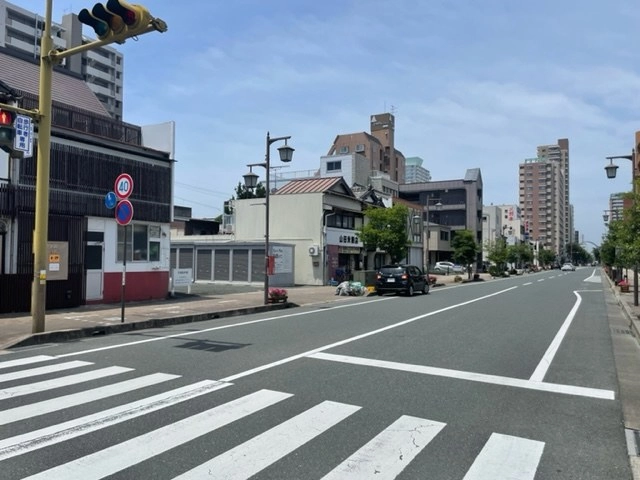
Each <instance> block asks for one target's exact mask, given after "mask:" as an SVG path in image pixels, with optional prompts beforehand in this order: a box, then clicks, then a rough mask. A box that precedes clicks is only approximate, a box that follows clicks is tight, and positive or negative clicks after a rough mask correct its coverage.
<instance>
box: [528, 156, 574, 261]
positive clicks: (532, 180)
mask: <svg viewBox="0 0 640 480" xmlns="http://www.w3.org/2000/svg"><path fill="white" fill-rule="evenodd" d="M519 187H520V188H519V192H520V193H519V203H520V210H521V212H522V217H523V219H524V221H525V224H526V225H527V226H528V229H529V232H528V233H529V235H528V237H529V239H530V240H531V241H538V242H540V245H542V246H544V248H545V249H547V250H551V251H553V252H555V253H556V254H557V255H561V254H562V253H563V251H564V247H565V244H566V243H567V240H568V239H567V237H565V224H566V220H565V217H566V210H567V209H566V207H565V198H566V195H565V191H564V189H565V180H564V169H563V168H562V165H561V164H560V163H559V162H557V161H555V160H552V159H549V158H541V157H538V158H528V159H525V161H524V163H521V164H520V165H519ZM569 238H570V237H569Z"/></svg>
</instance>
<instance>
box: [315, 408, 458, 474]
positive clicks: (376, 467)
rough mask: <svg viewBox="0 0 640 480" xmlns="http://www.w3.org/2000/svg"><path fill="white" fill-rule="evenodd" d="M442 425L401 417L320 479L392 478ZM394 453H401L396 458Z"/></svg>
mask: <svg viewBox="0 0 640 480" xmlns="http://www.w3.org/2000/svg"><path fill="white" fill-rule="evenodd" d="M445 425H446V424H444V423H440V422H434V421H430V420H425V419H423V418H417V417H411V416H408V415H403V416H402V417H400V418H399V419H398V420H396V421H395V422H393V423H392V424H391V425H389V426H388V427H387V428H386V429H384V430H383V431H382V432H381V433H380V434H379V435H378V436H376V437H375V438H374V439H373V440H371V441H370V442H369V443H367V444H366V445H365V446H364V447H362V448H361V449H360V450H358V451H357V452H356V453H354V454H353V455H351V456H350V457H349V458H347V459H346V460H345V461H344V462H342V463H341V464H340V465H338V466H337V467H336V468H335V469H334V470H332V471H331V472H329V474H328V475H326V476H324V477H323V480H339V479H342V478H349V479H350V480H351V479H354V480H358V479H368V478H375V479H376V480H378V479H379V480H386V479H393V478H396V476H397V475H398V474H400V472H402V470H404V468H405V467H406V466H407V465H408V464H409V463H410V462H411V460H413V459H414V458H415V457H416V455H418V454H419V453H420V452H421V451H422V449H423V448H424V447H426V446H427V444H428V443H429V442H430V441H431V440H433V439H434V438H435V436H436V435H438V433H440V430H442V429H443V428H444V427H445ZM398 452H402V453H401V454H400V455H399V454H398Z"/></svg>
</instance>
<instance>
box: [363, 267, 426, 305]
mask: <svg viewBox="0 0 640 480" xmlns="http://www.w3.org/2000/svg"><path fill="white" fill-rule="evenodd" d="M376 292H377V293H378V295H384V294H385V293H404V294H406V295H408V296H410V297H411V296H413V294H414V292H422V293H425V294H427V293H429V278H428V275H427V274H425V273H424V272H423V271H422V270H420V268H418V267H416V266H415V265H404V264H396V265H383V266H382V267H380V268H379V269H378V273H377V274H376Z"/></svg>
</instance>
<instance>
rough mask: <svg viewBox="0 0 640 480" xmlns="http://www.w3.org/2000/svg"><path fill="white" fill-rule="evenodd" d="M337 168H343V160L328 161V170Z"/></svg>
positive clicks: (332, 170)
mask: <svg viewBox="0 0 640 480" xmlns="http://www.w3.org/2000/svg"><path fill="white" fill-rule="evenodd" d="M336 170H342V162H340V161H338V162H327V172H335V171H336Z"/></svg>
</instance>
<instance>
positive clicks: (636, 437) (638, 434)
mask: <svg viewBox="0 0 640 480" xmlns="http://www.w3.org/2000/svg"><path fill="white" fill-rule="evenodd" d="M624 436H625V437H626V439H627V450H628V451H629V456H630V457H637V456H640V430H632V429H631V428H625V429H624Z"/></svg>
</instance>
